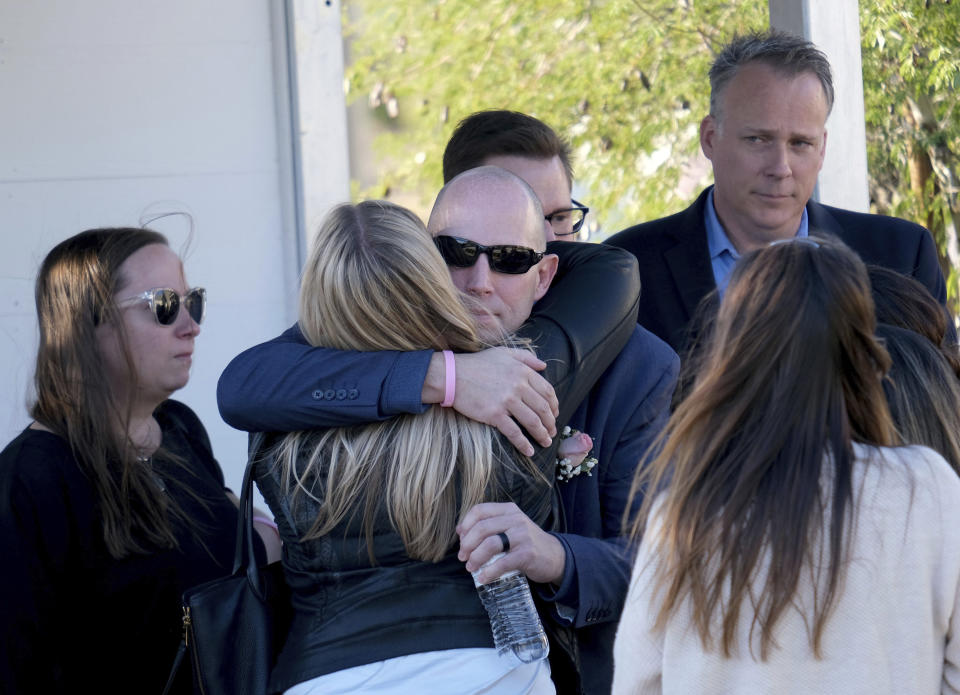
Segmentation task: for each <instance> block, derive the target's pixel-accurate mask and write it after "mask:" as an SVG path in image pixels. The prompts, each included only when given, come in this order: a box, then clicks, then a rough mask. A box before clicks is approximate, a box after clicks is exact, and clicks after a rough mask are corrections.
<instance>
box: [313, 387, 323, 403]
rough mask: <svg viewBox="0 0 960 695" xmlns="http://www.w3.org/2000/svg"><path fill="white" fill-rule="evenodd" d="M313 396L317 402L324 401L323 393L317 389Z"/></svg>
mask: <svg viewBox="0 0 960 695" xmlns="http://www.w3.org/2000/svg"><path fill="white" fill-rule="evenodd" d="M311 395H312V396H313V399H314V400H315V401H320V400H323V391H321V390H320V389H317V390H316V391H314V392H313V393H312V394H311Z"/></svg>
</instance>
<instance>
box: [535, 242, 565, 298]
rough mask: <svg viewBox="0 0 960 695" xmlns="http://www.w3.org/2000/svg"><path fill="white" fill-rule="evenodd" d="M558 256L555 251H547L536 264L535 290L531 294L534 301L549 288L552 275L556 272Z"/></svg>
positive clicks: (558, 263)
mask: <svg viewBox="0 0 960 695" xmlns="http://www.w3.org/2000/svg"><path fill="white" fill-rule="evenodd" d="M559 265H560V258H559V257H558V256H557V254H555V253H548V254H547V255H545V256H544V257H543V258H541V259H540V262H539V263H538V264H537V291H536V292H535V293H534V295H533V299H534V301H536V300H538V299H540V298H541V297H542V296H543V295H545V294H546V293H547V290H549V289H550V283H551V282H553V276H554V275H556V274H557V266H559Z"/></svg>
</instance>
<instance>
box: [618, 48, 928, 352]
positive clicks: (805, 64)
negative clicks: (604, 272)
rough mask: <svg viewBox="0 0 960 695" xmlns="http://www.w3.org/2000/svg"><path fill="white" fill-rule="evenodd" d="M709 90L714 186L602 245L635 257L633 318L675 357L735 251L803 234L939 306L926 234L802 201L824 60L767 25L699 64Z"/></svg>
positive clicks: (818, 144) (824, 93)
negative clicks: (834, 245) (916, 288)
mask: <svg viewBox="0 0 960 695" xmlns="http://www.w3.org/2000/svg"><path fill="white" fill-rule="evenodd" d="M710 89H711V93H710V114H709V115H708V116H707V117H706V118H704V119H703V121H702V122H701V124H700V146H701V148H702V149H703V153H704V154H705V155H706V156H707V158H708V159H710V161H711V163H712V164H713V174H714V180H715V184H714V185H713V186H711V187H709V188H707V189H706V190H705V191H704V192H703V193H702V194H701V195H700V197H699V198H698V199H697V200H696V202H694V203H693V205H691V206H690V207H689V208H687V209H686V210H684V211H682V212H680V213H677V214H675V215H672V216H670V217H665V218H662V219H659V220H654V221H652V222H647V223H644V224H639V225H636V226H634V227H630V228H629V229H625V230H623V231H622V232H620V233H618V234H615V235H614V236H612V237H610V238H609V239H608V240H607V242H606V243H609V244H612V245H614V246H619V247H621V248H624V249H627V250H628V251H630V252H631V253H633V254H634V255H635V256H636V257H637V259H638V261H639V263H640V279H641V283H642V285H641V297H640V312H639V316H638V321H639V323H640V324H641V325H643V326H645V327H646V328H648V329H649V330H651V331H652V332H653V333H655V334H656V335H658V336H660V337H661V338H662V339H664V340H665V341H667V342H668V343H670V345H671V346H672V347H673V348H674V349H675V350H677V351H678V352H681V353H682V352H684V351H685V348H686V347H687V346H688V342H689V340H690V335H689V333H690V330H689V327H690V322H691V319H692V318H693V317H694V314H695V312H696V310H697V308H698V306H699V305H700V303H701V301H702V300H703V299H704V297H707V296H708V295H711V292H712V291H713V290H714V289H716V290H717V294H718V296H719V297H722V296H723V292H724V290H725V289H726V285H727V280H728V279H729V274H730V271H731V270H732V268H733V265H734V263H735V262H736V260H737V258H739V257H740V256H741V255H742V254H744V253H747V252H749V251H751V250H753V249H756V248H759V247H761V246H763V245H765V244H769V243H770V242H772V241H776V240H782V239H790V238H794V237H806V236H834V237H839V238H840V239H841V240H843V241H844V242H845V243H846V244H847V245H848V246H850V247H851V248H852V249H853V250H854V251H856V252H857V253H858V254H860V256H861V258H863V260H864V261H865V262H867V263H873V264H877V265H882V266H885V267H888V268H891V269H893V270H896V271H898V272H900V273H903V274H905V275H910V276H912V277H914V278H916V279H917V280H919V281H920V282H921V283H922V284H923V285H924V286H925V287H926V288H927V289H928V290H930V293H931V294H932V295H933V296H934V297H935V298H936V299H937V300H938V301H939V302H940V303H941V304H944V305H945V303H946V288H945V285H944V280H943V274H942V273H941V271H940V265H939V263H938V260H937V252H936V247H935V246H934V243H933V239H932V238H931V236H930V233H929V232H928V231H927V230H926V229H924V228H923V227H920V226H919V225H916V224H913V223H911V222H907V221H905V220H900V219H897V218H893V217H883V216H880V215H867V214H862V213H856V212H851V211H849V210H841V209H839V208H834V207H829V206H826V205H820V204H819V203H816V202H814V201H812V200H810V196H811V194H812V193H813V190H814V186H815V184H816V181H817V175H818V174H819V172H820V168H821V166H822V165H823V157H824V153H825V152H826V145H827V131H826V121H827V116H828V115H829V114H830V109H831V107H832V106H833V82H832V78H831V73H830V64H829V62H828V61H827V58H826V56H825V55H824V54H823V53H822V52H821V51H819V50H818V49H817V48H816V47H815V46H814V45H813V44H811V43H810V42H808V41H805V40H803V39H801V38H798V37H795V36H792V35H789V34H784V33H779V32H767V33H764V34H754V35H749V36H744V37H739V38H735V39H734V40H733V41H732V42H731V43H730V44H728V45H727V46H726V47H724V48H723V50H722V51H721V52H720V53H719V54H718V56H717V58H716V60H715V61H714V63H713V66H712V67H711V69H710ZM713 301H716V297H714V300H713ZM702 310H703V311H704V312H705V313H709V312H710V307H709V306H706V307H704V308H703V309H702Z"/></svg>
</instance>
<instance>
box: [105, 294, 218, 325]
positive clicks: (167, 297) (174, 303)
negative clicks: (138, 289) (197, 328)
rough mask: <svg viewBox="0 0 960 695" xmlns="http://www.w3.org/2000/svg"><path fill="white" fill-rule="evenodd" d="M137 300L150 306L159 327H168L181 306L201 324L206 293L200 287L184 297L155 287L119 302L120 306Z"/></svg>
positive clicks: (204, 309) (175, 318) (175, 317)
mask: <svg viewBox="0 0 960 695" xmlns="http://www.w3.org/2000/svg"><path fill="white" fill-rule="evenodd" d="M138 300H141V301H142V300H146V301H147V303H148V304H149V305H150V311H152V312H153V316H154V318H156V319H157V323H159V324H160V325H161V326H169V325H170V324H172V323H173V322H174V321H176V320H177V316H179V315H180V306H181V304H182V305H183V307H184V308H185V309H186V310H187V313H188V314H190V318H192V319H193V320H194V321H195V322H197V323H202V322H203V317H204V314H205V313H206V309H207V291H206V290H205V289H203V288H202V287H194V288H193V289H192V290H190V291H189V292H187V293H186V294H185V295H180V294H178V293H177V291H176V290H171V289H170V288H169V287H156V288H154V289H152V290H147V291H146V292H143V293H141V294H138V295H137V296H135V297H127V298H126V299H122V300H120V304H127V303H129V302H135V301H138Z"/></svg>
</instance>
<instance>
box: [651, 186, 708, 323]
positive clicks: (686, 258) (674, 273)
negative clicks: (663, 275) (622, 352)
mask: <svg viewBox="0 0 960 695" xmlns="http://www.w3.org/2000/svg"><path fill="white" fill-rule="evenodd" d="M709 191H710V189H709V188H707V189H706V190H704V192H703V193H701V194H700V197H699V198H697V200H696V201H695V202H694V203H693V205H691V206H690V207H688V208H687V209H686V210H684V211H683V213H682V215H681V221H680V224H679V225H678V226H677V229H676V230H674V231H673V237H674V239H675V240H676V245H674V246H673V247H671V248H669V249H667V250H666V251H665V252H664V254H663V257H664V260H665V261H666V263H667V267H668V268H669V269H670V275H671V277H672V278H673V283H674V285H675V286H676V288H677V291H678V292H679V294H680V298H681V300H682V301H683V308H684V309H685V310H686V316H685V317H684V318H685V319H686V321H689V320H690V319H691V318H692V317H693V315H694V312H695V311H696V309H697V306H698V305H699V304H700V301H701V300H702V299H703V298H704V297H705V296H706V295H707V294H708V293H710V292H711V291H712V290H713V289H714V288H716V282H715V281H714V279H713V266H712V265H711V264H710V252H709V251H708V249H707V228H706V224H705V223H704V221H703V207H704V205H706V201H707V194H708V192H709ZM686 321H685V322H686Z"/></svg>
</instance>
